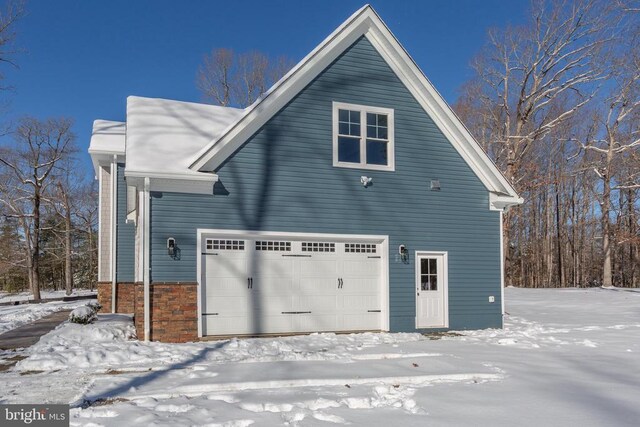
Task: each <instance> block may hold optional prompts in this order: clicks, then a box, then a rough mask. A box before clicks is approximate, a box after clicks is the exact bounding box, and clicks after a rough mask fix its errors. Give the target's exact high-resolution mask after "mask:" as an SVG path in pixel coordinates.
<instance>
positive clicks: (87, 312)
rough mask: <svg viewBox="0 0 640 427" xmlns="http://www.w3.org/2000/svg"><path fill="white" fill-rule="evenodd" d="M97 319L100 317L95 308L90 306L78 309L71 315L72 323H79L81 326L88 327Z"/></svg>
mask: <svg viewBox="0 0 640 427" xmlns="http://www.w3.org/2000/svg"><path fill="white" fill-rule="evenodd" d="M97 318H98V316H97V315H96V312H95V310H94V309H93V307H91V306H88V305H83V306H82V307H78V308H76V309H74V310H73V311H72V312H71V313H70V314H69V321H70V322H71V323H79V324H81V325H87V324H89V323H91V322H93V321H94V320H96V319H97Z"/></svg>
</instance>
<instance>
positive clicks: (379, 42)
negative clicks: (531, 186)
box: [190, 5, 523, 206]
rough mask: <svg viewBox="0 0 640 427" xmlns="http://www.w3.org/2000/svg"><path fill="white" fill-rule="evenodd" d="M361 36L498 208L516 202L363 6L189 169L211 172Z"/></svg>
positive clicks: (487, 160) (440, 100) (395, 42)
mask: <svg viewBox="0 0 640 427" xmlns="http://www.w3.org/2000/svg"><path fill="white" fill-rule="evenodd" d="M361 36H365V37H366V38H367V39H368V40H369V41H370V42H371V44H372V45H373V46H374V47H375V48H376V49H377V50H378V52H379V53H380V55H381V56H382V57H383V58H384V59H385V61H386V62H387V64H388V65H389V66H390V67H391V68H392V69H393V71H394V72H395V73H396V75H397V76H398V78H399V79H400V80H401V81H402V82H403V83H404V84H405V85H406V87H407V88H408V89H409V91H410V92H411V93H412V94H413V95H414V97H415V98H416V99H417V100H418V102H419V103H420V105H421V106H422V107H423V108H424V110H425V111H426V112H427V113H428V114H429V116H430V117H431V118H432V119H433V121H434V122H435V123H436V125H437V126H438V127H439V129H440V130H441V131H442V132H443V134H444V135H445V136H446V137H447V138H448V139H449V141H450V142H451V143H452V145H453V146H454V148H455V149H456V150H457V151H458V153H460V155H461V156H462V158H463V159H464V160H465V161H466V162H467V164H468V165H469V166H470V167H471V169H472V170H473V171H474V173H475V174H476V175H477V176H478V178H479V179H480V180H481V181H482V183H483V184H484V185H485V187H486V188H487V190H488V191H490V192H491V193H495V194H496V195H498V196H500V199H501V204H502V205H505V204H506V205H507V206H508V205H515V204H520V203H522V201H523V200H522V198H520V197H519V196H518V194H517V193H516V191H515V189H514V188H513V186H511V184H509V182H508V181H507V179H506V178H505V177H504V175H502V173H501V172H500V170H499V169H498V168H497V166H496V165H495V164H494V163H493V162H492V161H491V159H490V158H489V156H488V155H487V154H486V153H485V152H484V151H483V150H482V148H481V147H480V146H479V144H478V143H477V142H476V141H475V139H474V138H473V136H472V135H471V134H470V133H469V131H468V130H467V129H466V127H465V126H464V125H463V124H462V122H461V121H460V119H459V118H458V117H457V116H456V114H455V113H454V112H453V110H452V109H451V107H450V106H449V105H448V104H447V103H446V101H445V100H444V99H443V98H442V96H441V95H440V94H439V93H438V92H437V91H436V89H435V88H434V87H433V85H432V84H431V82H429V80H428V79H427V77H426V76H425V75H424V73H423V72H422V71H421V70H420V68H419V67H418V66H417V65H416V63H415V62H414V61H413V59H412V58H411V57H410V56H409V54H408V53H407V52H406V51H405V49H404V48H403V47H402V45H400V43H399V42H398V40H397V39H396V38H395V36H394V35H393V34H392V33H391V31H390V30H389V28H388V27H387V26H386V25H385V24H384V22H383V21H382V20H381V19H380V17H379V16H378V14H377V13H376V12H375V11H374V10H373V8H372V7H371V6H369V5H366V6H364V7H363V8H361V9H360V10H358V11H357V12H356V13H354V14H353V15H352V16H351V17H349V18H348V19H347V20H346V21H345V22H344V23H343V24H342V25H340V26H339V27H338V28H337V29H336V30H335V31H334V32H333V33H331V35H329V37H327V38H326V39H325V40H324V41H323V42H322V43H320V44H319V45H318V46H317V47H316V48H315V49H314V50H313V51H311V53H309V54H308V55H307V56H306V57H305V58H304V59H302V61H300V62H299V63H298V64H297V65H296V66H295V67H294V68H293V69H291V71H289V72H288V73H287V74H286V75H285V76H284V77H282V78H281V79H280V80H279V81H278V82H277V83H276V84H275V85H273V87H272V88H271V89H269V91H267V92H266V93H265V94H264V95H263V96H262V97H260V98H259V99H258V100H257V101H256V102H255V103H253V104H252V105H251V106H250V107H248V108H247V109H246V110H245V111H244V114H243V115H241V116H240V117H239V119H238V120H237V121H236V122H235V123H233V124H231V125H230V126H229V127H228V128H227V129H225V130H224V131H223V132H222V133H221V135H220V136H219V137H218V138H215V139H214V140H212V141H210V142H209V144H207V145H206V146H205V147H204V148H203V149H202V150H200V151H199V152H198V153H197V154H196V155H195V156H193V157H192V158H191V161H192V162H191V164H190V168H191V170H192V171H213V170H216V169H217V168H218V167H219V166H220V165H221V164H222V163H223V162H224V161H225V160H226V159H227V158H228V157H229V156H231V155H232V154H233V153H234V152H235V151H236V150H237V149H238V148H240V146H241V145H242V144H243V143H244V142H245V141H246V140H247V139H249V138H250V137H251V136H252V135H253V134H254V133H255V132H257V131H258V130H259V129H260V128H261V127H262V126H263V125H264V124H265V123H266V122H267V121H268V120H269V119H270V118H271V117H273V115H274V114H276V113H277V112H278V111H279V110H280V109H281V108H282V107H284V106H285V105H286V104H287V103H288V102H289V101H291V99H293V97H295V95H296V94H297V93H299V92H300V91H301V90H302V89H303V88H304V87H305V86H306V85H307V84H309V83H310V82H311V81H313V79H315V78H316V76H318V75H319V74H320V73H321V72H322V71H323V70H324V69H325V68H326V67H327V66H329V65H330V64H331V63H332V62H333V61H334V60H335V59H336V58H337V57H338V56H339V55H340V54H342V53H343V52H344V51H345V50H346V49H347V48H348V47H349V46H351V45H352V44H353V43H354V42H355V41H356V40H358V38H360V37H361Z"/></svg>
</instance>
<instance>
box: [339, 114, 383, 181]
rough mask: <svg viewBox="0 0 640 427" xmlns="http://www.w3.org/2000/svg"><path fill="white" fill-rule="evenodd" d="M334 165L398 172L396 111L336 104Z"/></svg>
mask: <svg viewBox="0 0 640 427" xmlns="http://www.w3.org/2000/svg"><path fill="white" fill-rule="evenodd" d="M333 166H339V167H345V168H357V169H376V170H387V171H392V170H394V167H395V160H394V153H393V110H392V109H390V108H381V107H369V106H365V105H355V104H344V103H341V102H334V103H333Z"/></svg>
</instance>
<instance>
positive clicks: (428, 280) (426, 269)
mask: <svg viewBox="0 0 640 427" xmlns="http://www.w3.org/2000/svg"><path fill="white" fill-rule="evenodd" d="M420 289H421V290H423V291H437V290H438V260H437V259H435V258H421V259H420Z"/></svg>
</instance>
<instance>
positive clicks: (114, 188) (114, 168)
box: [109, 155, 118, 313]
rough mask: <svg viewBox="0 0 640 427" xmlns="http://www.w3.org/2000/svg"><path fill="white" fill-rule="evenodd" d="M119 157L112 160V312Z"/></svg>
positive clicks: (113, 305) (114, 301)
mask: <svg viewBox="0 0 640 427" xmlns="http://www.w3.org/2000/svg"><path fill="white" fill-rule="evenodd" d="M117 161H118V157H117V156H116V155H114V156H113V161H112V162H111V176H110V178H111V239H109V244H110V245H111V246H110V249H111V257H110V258H111V262H110V264H109V267H110V270H111V313H115V312H116V301H117V299H116V290H117V286H116V279H117V277H116V274H117V262H116V261H117V259H116V256H117V251H118V247H117V240H116V239H117V237H116V236H117V233H118V229H117V227H118V225H117V224H118V163H117Z"/></svg>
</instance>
